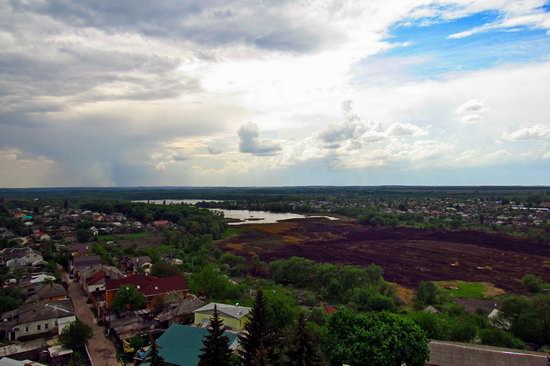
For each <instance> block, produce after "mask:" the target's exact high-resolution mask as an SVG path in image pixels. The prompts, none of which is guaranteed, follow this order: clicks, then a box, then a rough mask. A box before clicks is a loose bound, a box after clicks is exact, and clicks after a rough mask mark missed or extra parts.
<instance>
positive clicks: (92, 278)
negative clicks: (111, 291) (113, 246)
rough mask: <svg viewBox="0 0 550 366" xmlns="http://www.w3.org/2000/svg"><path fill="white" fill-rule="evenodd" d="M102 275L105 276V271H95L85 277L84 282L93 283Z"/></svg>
mask: <svg viewBox="0 0 550 366" xmlns="http://www.w3.org/2000/svg"><path fill="white" fill-rule="evenodd" d="M103 277H105V271H104V270H101V271H97V272H96V273H94V274H92V275H90V276H88V277H87V278H86V284H88V285H93V284H94V283H96V282H98V281H100V280H101V279H102V278H103Z"/></svg>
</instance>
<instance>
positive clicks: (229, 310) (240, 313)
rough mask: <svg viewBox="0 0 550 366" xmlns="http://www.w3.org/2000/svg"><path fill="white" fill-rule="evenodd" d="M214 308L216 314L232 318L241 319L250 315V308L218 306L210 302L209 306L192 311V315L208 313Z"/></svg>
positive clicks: (218, 304)
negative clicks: (216, 311) (215, 308)
mask: <svg viewBox="0 0 550 366" xmlns="http://www.w3.org/2000/svg"><path fill="white" fill-rule="evenodd" d="M214 306H216V307H217V309H218V312H219V313H220V314H224V315H227V316H230V317H232V318H236V319H241V318H243V317H245V316H247V315H248V313H250V310H252V308H249V307H246V306H238V305H228V304H220V303H216V302H211V303H210V304H207V305H205V306H203V307H201V308H198V309H197V310H195V311H193V313H203V312H210V311H214Z"/></svg>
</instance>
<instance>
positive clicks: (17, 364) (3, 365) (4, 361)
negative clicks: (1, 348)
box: [0, 357, 46, 366]
mask: <svg viewBox="0 0 550 366" xmlns="http://www.w3.org/2000/svg"><path fill="white" fill-rule="evenodd" d="M0 366H46V365H45V364H43V363H40V362H35V361H31V360H23V361H19V360H14V359H13V358H9V357H2V358H0Z"/></svg>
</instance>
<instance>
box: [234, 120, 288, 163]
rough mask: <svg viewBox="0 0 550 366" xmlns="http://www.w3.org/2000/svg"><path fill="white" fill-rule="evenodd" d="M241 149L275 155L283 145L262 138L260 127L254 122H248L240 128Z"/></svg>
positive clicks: (261, 154) (247, 151) (258, 153)
mask: <svg viewBox="0 0 550 366" xmlns="http://www.w3.org/2000/svg"><path fill="white" fill-rule="evenodd" d="M237 134H238V135H239V151H240V152H242V153H250V154H252V155H258V156H266V155H273V154H275V153H277V152H278V151H280V150H281V149H282V148H281V145H280V144H279V143H277V142H274V141H269V140H261V139H260V129H259V128H258V125H257V124H256V123H253V122H248V123H246V124H244V125H242V126H241V128H239V131H238V132H237Z"/></svg>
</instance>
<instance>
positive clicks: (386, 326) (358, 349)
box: [325, 309, 429, 366]
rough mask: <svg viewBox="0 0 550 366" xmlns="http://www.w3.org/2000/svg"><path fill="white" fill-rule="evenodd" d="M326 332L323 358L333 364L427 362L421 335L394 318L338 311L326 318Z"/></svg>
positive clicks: (413, 365) (416, 365)
mask: <svg viewBox="0 0 550 366" xmlns="http://www.w3.org/2000/svg"><path fill="white" fill-rule="evenodd" d="M326 332H327V333H326V342H327V346H326V347H325V350H326V356H327V358H328V360H329V361H330V362H331V363H332V364H343V363H345V364H349V365H352V366H360V365H380V366H385V365H387V366H391V365H401V364H406V365H410V366H423V365H425V363H426V361H427V360H428V355H429V350H428V345H427V344H428V341H427V339H426V336H425V334H424V332H423V331H422V330H421V329H420V328H419V327H418V326H417V325H416V324H415V323H413V322H411V321H408V320H406V319H403V318H401V317H399V316H398V315H395V314H390V313H384V312H383V313H364V314H354V313H352V312H351V311H349V310H347V309H341V310H339V311H338V312H337V313H336V314H334V315H333V316H331V317H330V318H329V320H328V322H327V326H326Z"/></svg>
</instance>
